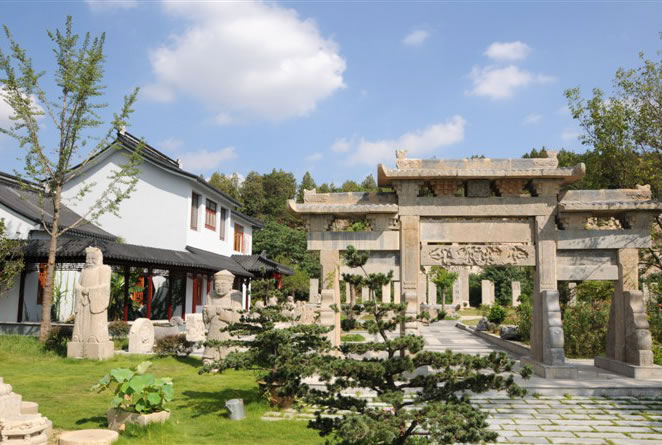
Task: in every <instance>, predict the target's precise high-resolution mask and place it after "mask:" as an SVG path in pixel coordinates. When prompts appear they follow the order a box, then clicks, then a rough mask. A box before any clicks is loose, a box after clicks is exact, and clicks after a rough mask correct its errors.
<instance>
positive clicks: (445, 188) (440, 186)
mask: <svg viewBox="0 0 662 445" xmlns="http://www.w3.org/2000/svg"><path fill="white" fill-rule="evenodd" d="M460 184H462V181H461V180H460V179H441V180H438V181H433V182H431V183H430V188H431V189H432V193H434V196H454V195H455V192H456V191H457V189H458V187H459V186H460Z"/></svg>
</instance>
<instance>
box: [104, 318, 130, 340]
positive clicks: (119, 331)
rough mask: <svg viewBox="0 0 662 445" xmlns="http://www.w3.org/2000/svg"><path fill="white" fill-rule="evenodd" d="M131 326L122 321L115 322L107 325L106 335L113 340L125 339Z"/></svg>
mask: <svg viewBox="0 0 662 445" xmlns="http://www.w3.org/2000/svg"><path fill="white" fill-rule="evenodd" d="M130 330H131V326H129V323H127V322H126V321H124V320H115V321H111V322H110V323H108V333H109V334H110V335H111V337H113V338H125V337H126V336H127V335H129V331H130Z"/></svg>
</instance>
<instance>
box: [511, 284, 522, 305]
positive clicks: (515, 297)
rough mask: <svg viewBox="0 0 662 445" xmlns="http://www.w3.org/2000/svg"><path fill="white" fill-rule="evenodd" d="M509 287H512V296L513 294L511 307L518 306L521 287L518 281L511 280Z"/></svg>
mask: <svg viewBox="0 0 662 445" xmlns="http://www.w3.org/2000/svg"><path fill="white" fill-rule="evenodd" d="M510 286H511V289H512V296H513V307H517V306H519V303H520V302H519V297H520V295H522V287H521V285H520V282H519V281H512V282H511V283H510Z"/></svg>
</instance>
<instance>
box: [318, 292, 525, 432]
mask: <svg viewBox="0 0 662 445" xmlns="http://www.w3.org/2000/svg"><path fill="white" fill-rule="evenodd" d="M406 310H407V305H406V304H377V303H376V302H374V301H370V302H367V303H365V304H364V305H357V306H355V307H354V308H353V311H354V317H355V318H356V319H357V324H359V325H360V328H361V329H364V330H367V331H368V332H369V333H370V334H373V335H375V336H378V338H379V341H372V342H365V343H343V344H342V345H341V346H340V350H341V352H342V353H343V354H344V355H343V357H326V358H325V360H320V362H319V367H320V369H319V371H318V373H319V376H320V380H321V381H322V382H323V383H324V384H325V389H309V390H308V393H307V397H306V398H307V401H308V402H309V403H311V404H313V405H315V406H318V407H320V409H319V410H318V411H317V412H316V418H315V419H314V420H312V421H311V422H310V423H309V427H311V428H314V429H316V430H318V431H319V432H320V435H321V436H323V437H329V439H330V440H329V441H328V442H327V443H339V444H348V445H349V444H377V443H379V444H392V445H400V444H406V443H438V444H450V443H469V442H471V443H473V442H481V441H485V442H494V441H495V440H496V437H497V434H496V433H495V432H492V431H487V429H486V428H487V422H486V418H487V413H484V412H481V411H480V409H478V408H476V407H474V406H472V405H471V403H470V399H469V393H470V392H473V393H480V392H484V391H489V390H496V391H506V392H507V393H508V394H509V395H511V396H519V395H524V394H525V390H523V389H521V388H520V387H519V386H517V385H516V384H515V383H514V379H513V376H512V374H511V375H503V373H510V372H512V370H513V365H514V362H513V361H511V360H510V359H509V358H508V356H507V355H506V354H505V353H492V354H490V355H489V356H483V357H480V356H470V355H465V354H457V353H453V352H451V351H446V352H431V351H424V350H423V346H424V341H423V337H421V336H417V335H401V336H398V335H397V334H396V333H395V332H394V331H395V330H396V329H398V327H399V326H401V325H402V324H403V323H406V322H408V321H412V319H411V318H410V317H407V316H406ZM365 315H369V316H370V317H365ZM366 357H372V358H366ZM424 366H427V367H428V370H429V372H428V373H425V374H421V375H416V376H414V371H415V370H416V369H418V368H420V367H424ZM521 374H522V376H524V377H525V378H526V377H528V376H529V375H530V374H531V370H530V369H529V368H527V367H524V368H523V369H522V371H521ZM357 388H369V389H371V390H372V391H374V392H375V393H376V395H377V401H378V402H382V403H385V404H386V407H384V406H374V405H368V401H367V400H366V399H365V398H364V397H361V395H360V394H358V393H357V392H356V389H357ZM411 388H420V390H419V391H409V390H410V389H411ZM419 428H420V429H422V430H424V431H426V432H427V436H426V437H424V438H422V439H419V440H418V441H415V442H414V441H413V435H414V432H415V431H416V430H417V429H419Z"/></svg>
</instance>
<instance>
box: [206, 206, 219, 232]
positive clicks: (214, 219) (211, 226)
mask: <svg viewBox="0 0 662 445" xmlns="http://www.w3.org/2000/svg"><path fill="white" fill-rule="evenodd" d="M210 204H214V211H213V212H212V211H211V210H210V208H209V207H211V206H210ZM216 209H218V205H217V204H216V203H215V202H214V201H212V200H211V199H208V200H207V201H206V202H205V228H207V229H209V230H213V231H214V232H215V231H216ZM212 213H213V215H214V217H213V221H214V225H211V224H207V219H208V217H209V215H211V214H212Z"/></svg>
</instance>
